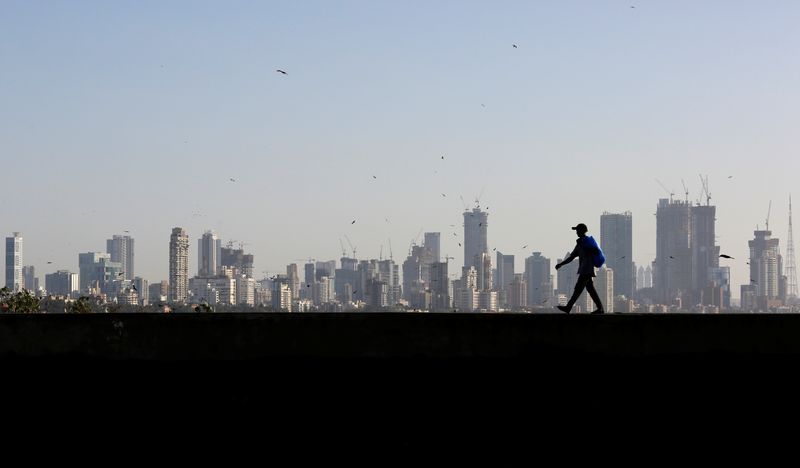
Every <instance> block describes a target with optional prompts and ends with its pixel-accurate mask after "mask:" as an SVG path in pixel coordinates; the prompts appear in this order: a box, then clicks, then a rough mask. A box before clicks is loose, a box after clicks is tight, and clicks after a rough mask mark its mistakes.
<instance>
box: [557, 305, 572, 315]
mask: <svg viewBox="0 0 800 468" xmlns="http://www.w3.org/2000/svg"><path fill="white" fill-rule="evenodd" d="M556 309H558V310H560V311H561V312H564V313H565V314H568V313H569V307H567V306H556Z"/></svg>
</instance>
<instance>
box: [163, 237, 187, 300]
mask: <svg viewBox="0 0 800 468" xmlns="http://www.w3.org/2000/svg"><path fill="white" fill-rule="evenodd" d="M188 297H189V235H188V234H187V233H186V231H185V230H184V229H183V228H180V227H176V228H173V229H172V234H171V235H170V238H169V295H168V298H167V299H168V300H169V301H170V302H184V301H186V299H187V298H188Z"/></svg>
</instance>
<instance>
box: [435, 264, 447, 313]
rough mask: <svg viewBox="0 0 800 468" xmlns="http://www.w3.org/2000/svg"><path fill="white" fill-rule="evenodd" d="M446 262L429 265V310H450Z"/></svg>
mask: <svg viewBox="0 0 800 468" xmlns="http://www.w3.org/2000/svg"><path fill="white" fill-rule="evenodd" d="M447 270H448V263H447V262H434V263H433V264H431V295H432V297H431V310H434V311H447V310H450V305H451V298H452V294H451V292H450V276H449V274H448V271H447Z"/></svg>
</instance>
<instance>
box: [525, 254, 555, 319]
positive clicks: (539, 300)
mask: <svg viewBox="0 0 800 468" xmlns="http://www.w3.org/2000/svg"><path fill="white" fill-rule="evenodd" d="M525 282H526V283H527V286H528V305H529V306H530V307H534V306H542V305H545V304H546V303H549V302H550V300H551V299H552V296H553V279H552V276H551V274H550V259H549V258H547V257H545V256H543V255H542V253H541V252H534V253H533V255H531V256H530V257H528V258H526V259H525ZM549 305H550V306H552V305H553V304H552V303H549Z"/></svg>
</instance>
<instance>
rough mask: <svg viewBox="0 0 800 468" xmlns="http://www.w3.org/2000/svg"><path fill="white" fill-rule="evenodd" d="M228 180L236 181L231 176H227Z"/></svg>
mask: <svg viewBox="0 0 800 468" xmlns="http://www.w3.org/2000/svg"><path fill="white" fill-rule="evenodd" d="M228 180H230V181H231V182H236V179H234V178H233V177H228Z"/></svg>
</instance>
